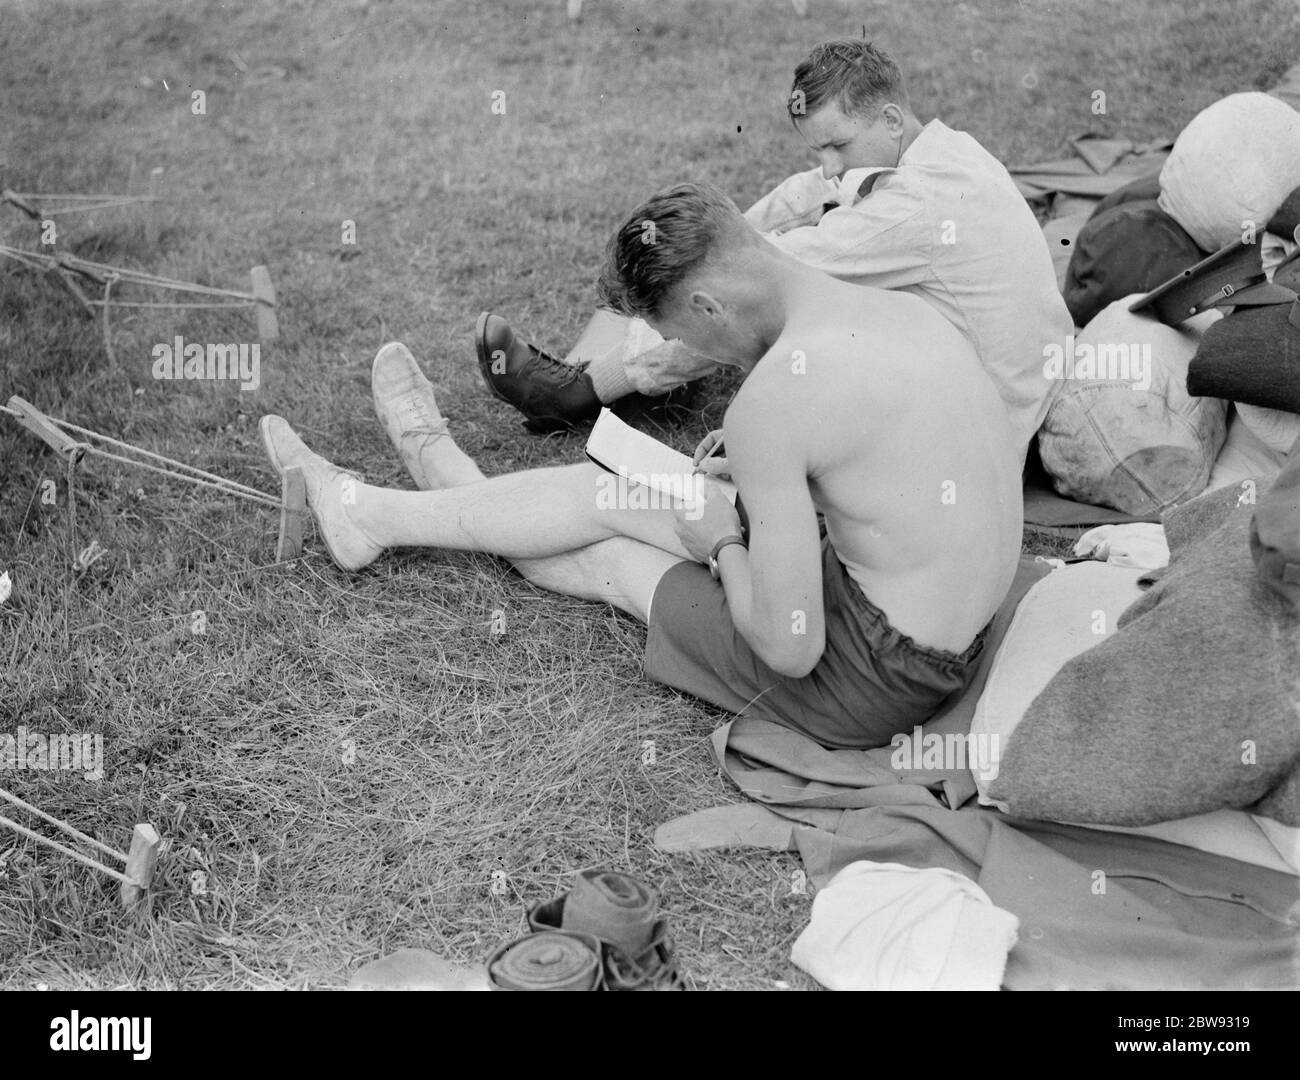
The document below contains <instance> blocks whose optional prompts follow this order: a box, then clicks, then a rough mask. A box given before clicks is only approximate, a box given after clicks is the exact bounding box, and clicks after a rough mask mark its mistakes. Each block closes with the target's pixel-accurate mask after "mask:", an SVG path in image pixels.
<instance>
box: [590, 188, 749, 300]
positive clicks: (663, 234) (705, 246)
mask: <svg viewBox="0 0 1300 1080" xmlns="http://www.w3.org/2000/svg"><path fill="white" fill-rule="evenodd" d="M746 231H752V230H749V226H748V225H747V224H746V222H745V219H744V218H743V217H742V216H741V213H740V210H739V209H738V208H737V207H736V204H735V203H734V202H732V201H731V200H730V199H729V198H727V196H726V195H724V194H723V193H722V192H721V191H720V190H719V189H718V188H716V187H714V186H713V185H711V184H677V185H675V186H673V187H670V188H665V189H663V190H662V191H659V192H657V193H656V194H655V195H652V196H651V197H650V198H649V199H647V200H646V201H645V202H644V203H642V204H641V205H640V206H638V207H637V208H636V209H635V210H633V211H632V214H631V216H630V217H629V218H628V219H627V220H626V221H625V222H624V223H623V225H622V226H620V228H619V229H618V230H617V231H616V232H615V233H614V235H613V236H611V237H610V239H609V243H608V245H607V246H606V248H605V266H604V269H603V270H602V271H601V274H600V278H599V280H598V281H597V283H596V290H597V293H598V294H599V297H600V302H601V304H602V305H604V306H605V307H608V308H609V309H611V310H612V311H616V312H618V313H619V314H621V315H629V316H633V317H638V318H647V317H648V318H655V317H656V316H658V315H659V314H660V312H661V311H662V309H663V307H664V305H665V303H666V302H667V301H668V299H669V298H670V296H671V294H672V293H673V291H674V290H675V289H676V288H677V286H678V285H680V284H681V283H682V282H683V281H684V280H685V279H686V278H687V277H688V276H689V275H690V274H691V273H692V272H693V271H695V270H696V269H698V268H699V267H700V266H702V265H703V264H704V263H705V262H706V261H707V260H708V259H709V257H710V256H711V255H713V254H714V253H715V252H716V251H717V250H718V249H719V247H720V246H723V245H725V244H726V243H727V242H729V241H735V240H738V239H740V238H741V237H742V236H743V234H744V233H745V232H746ZM754 235H755V236H756V235H757V234H754Z"/></svg>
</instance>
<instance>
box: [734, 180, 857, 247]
mask: <svg viewBox="0 0 1300 1080" xmlns="http://www.w3.org/2000/svg"><path fill="white" fill-rule="evenodd" d="M837 190H838V189H837V188H836V186H835V184H834V183H833V182H832V181H830V180H827V179H826V178H825V177H823V176H822V171H821V169H809V170H808V171H807V172H801V173H795V174H794V176H790V177H787V178H786V179H785V180H783V181H781V183H780V184H778V185H777V186H776V187H774V188H773V189H772V190H771V191H769V192H768V193H767V194H766V195H764V196H763V197H762V198H761V199H759V200H758V202H756V203H755V204H754V205H753V206H751V207H750V208H749V209H748V210H746V211H745V220H746V221H748V222H749V224H750V225H752V226H753V227H754V228H755V229H756V230H757V231H758V232H761V233H783V232H787V231H788V230H790V229H794V228H798V227H800V226H804V225H816V224H817V222H818V220H819V219H820V218H821V216H822V213H823V212H824V210H825V206H826V204H827V203H828V202H834V201H835V196H836V191H837Z"/></svg>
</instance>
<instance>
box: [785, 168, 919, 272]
mask: <svg viewBox="0 0 1300 1080" xmlns="http://www.w3.org/2000/svg"><path fill="white" fill-rule="evenodd" d="M933 229H934V223H933V222H931V221H930V220H929V218H928V216H927V214H926V212H925V202H924V200H923V199H922V198H921V197H920V196H919V195H917V194H915V193H914V192H912V191H909V190H908V189H907V188H905V187H901V186H894V187H890V186H885V187H877V188H876V189H875V190H874V191H872V192H871V193H870V194H869V195H867V196H866V197H865V198H862V199H860V200H858V202H857V203H855V204H854V205H853V206H837V207H835V208H834V209H832V210H828V211H827V212H826V213H824V214H823V215H822V216H821V217H820V219H819V220H818V221H817V223H816V224H815V225H808V226H805V227H803V228H797V229H792V230H790V231H789V232H785V233H782V234H781V235H779V236H774V237H768V239H769V240H770V241H771V242H772V243H773V244H775V245H776V246H777V247H778V248H779V249H780V250H782V251H784V252H785V253H786V254H788V255H792V256H794V257H795V258H796V259H798V260H799V261H800V262H804V263H807V264H808V265H809V266H815V267H816V268H817V269H818V270H823V271H825V272H826V273H828V274H831V275H833V276H835V277H838V278H843V279H845V280H851V281H853V282H855V283H856V284H860V285H874V286H876V287H877V288H881V289H897V288H903V287H905V286H908V285H915V284H917V283H919V282H922V281H925V280H927V279H928V278H930V276H931V273H930V261H931V255H932V250H931V249H932V245H933V243H934V235H933Z"/></svg>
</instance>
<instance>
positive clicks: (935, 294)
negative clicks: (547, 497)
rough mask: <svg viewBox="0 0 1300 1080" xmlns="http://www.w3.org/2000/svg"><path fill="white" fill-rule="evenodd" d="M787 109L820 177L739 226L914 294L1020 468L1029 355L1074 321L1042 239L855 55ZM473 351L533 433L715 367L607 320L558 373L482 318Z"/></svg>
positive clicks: (868, 56)
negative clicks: (979, 386) (997, 420)
mask: <svg viewBox="0 0 1300 1080" xmlns="http://www.w3.org/2000/svg"><path fill="white" fill-rule="evenodd" d="M787 108H788V111H789V113H790V118H791V120H792V122H793V124H794V127H795V130H796V131H797V132H798V133H799V135H800V136H801V137H802V138H803V139H804V141H805V142H807V144H808V145H809V147H810V148H811V149H812V150H813V152H814V153H815V154H816V155H817V157H818V159H819V161H820V167H819V168H815V169H811V170H809V171H808V172H804V173H799V174H797V175H795V176H792V177H790V178H789V179H787V180H786V181H785V182H784V183H782V184H781V185H780V186H779V187H777V188H776V189H775V190H774V191H772V192H770V193H769V194H768V195H766V196H764V197H763V198H762V199H760V200H759V201H758V202H757V203H755V204H754V206H752V207H751V208H750V209H749V211H748V212H747V213H746V214H745V218H746V220H747V221H748V222H749V223H750V224H751V225H752V226H753V227H754V228H755V229H757V230H759V231H760V232H761V233H764V234H765V235H766V236H767V238H768V239H769V240H770V241H771V243H772V244H773V245H774V246H775V247H776V248H777V249H778V250H780V251H783V252H785V253H786V254H789V255H792V256H794V257H795V258H797V259H799V260H800V261H802V262H804V263H806V264H808V265H809V266H814V267H816V268H817V269H819V270H823V271H825V272H826V273H828V274H832V275H834V276H835V277H837V278H839V279H841V280H843V281H848V282H852V283H854V284H859V285H871V286H875V287H877V288H885V289H898V290H903V291H906V292H912V293H915V294H916V295H918V296H920V297H921V298H922V299H924V300H925V301H926V302H928V303H929V304H930V305H931V306H933V307H934V308H935V309H937V310H938V311H939V312H940V313H941V314H942V315H944V317H945V318H947V319H948V321H949V322H951V323H952V324H953V325H954V326H955V327H957V329H958V330H960V331H961V332H962V333H963V334H965V335H966V337H967V338H968V339H969V340H970V341H971V343H972V344H973V345H974V347H975V351H976V353H977V354H978V356H979V358H980V361H981V363H982V364H983V365H984V367H985V370H986V371H987V372H988V373H989V375H990V377H991V378H992V379H993V382H994V385H995V386H997V388H998V391H999V393H1000V394H1001V395H1002V399H1003V401H1004V402H1005V404H1006V407H1007V411H1008V414H1009V417H1010V423H1011V429H1012V431H1013V432H1014V435H1015V439H1016V442H1017V445H1018V446H1020V448H1021V451H1022V454H1023V451H1024V449H1025V447H1027V445H1028V443H1029V441H1030V440H1031V439H1032V438H1033V436H1034V434H1035V433H1036V432H1037V430H1038V427H1039V425H1040V424H1041V423H1042V419H1043V416H1044V415H1045V414H1046V412H1047V407H1048V405H1049V404H1050V402H1051V398H1052V396H1053V393H1054V389H1055V383H1054V382H1053V380H1051V379H1049V378H1047V377H1046V376H1045V375H1044V371H1043V356H1044V352H1043V350H1044V348H1045V347H1046V346H1047V345H1049V344H1055V343H1064V341H1065V339H1066V336H1067V335H1068V334H1069V333H1071V332H1072V329H1073V322H1072V320H1071V318H1070V314H1069V311H1068V310H1067V309H1066V306H1065V302H1064V300H1063V299H1062V297H1061V295H1060V292H1059V290H1058V289H1057V285H1056V277H1055V273H1054V271H1053V267H1052V261H1051V256H1050V254H1049V252H1048V250H1047V245H1046V242H1045V240H1044V239H1043V234H1042V231H1041V230H1040V228H1039V226H1038V223H1037V221H1036V220H1035V218H1034V215H1033V213H1032V212H1031V211H1030V209H1029V207H1028V205H1027V204H1026V203H1025V200H1024V198H1023V197H1022V196H1021V195H1020V193H1019V191H1018V190H1017V189H1016V186H1015V184H1014V182H1013V181H1012V180H1011V177H1010V175H1009V174H1008V173H1007V171H1006V169H1005V168H1004V167H1003V166H1002V165H1001V163H999V162H998V161H997V159H995V158H994V157H993V156H992V155H991V154H989V153H988V151H986V150H985V149H984V148H983V147H981V146H980V145H979V143H978V142H976V140H975V139H973V138H972V137H971V136H970V135H967V134H965V133H963V132H958V131H953V130H952V129H950V128H948V127H947V126H945V125H944V124H943V123H941V122H940V121H938V120H932V121H931V122H930V123H928V124H924V125H922V124H921V122H920V121H919V120H918V119H917V118H916V116H915V115H914V114H913V112H912V110H911V108H910V106H909V104H908V99H907V93H906V89H905V87H904V85H903V79H902V75H901V73H900V72H899V70H898V67H897V65H896V64H895V63H894V62H893V61H892V60H891V59H890V58H889V57H888V56H887V55H886V54H885V53H884V52H882V51H881V50H879V49H877V48H876V47H875V46H874V45H872V44H871V43H870V42H866V41H856V40H851V41H832V42H828V43H825V44H822V45H819V46H817V48H815V49H814V50H813V51H812V53H811V55H809V57H808V58H807V59H806V60H804V61H803V63H801V64H800V65H799V66H798V68H796V69H795V76H794V85H793V88H792V90H791V93H790V98H789V101H788V104H787ZM645 240H646V241H647V242H652V240H653V238H652V237H650V236H649V235H648V234H646V236H645ZM477 348H478V354H479V363H480V366H481V367H482V370H483V374H484V376H485V378H486V379H487V381H488V384H489V386H490V388H491V389H492V390H493V392H494V393H496V394H497V396H499V397H501V398H503V399H504V400H506V401H509V402H510V403H511V404H514V405H515V406H516V407H518V408H520V409H521V410H522V411H523V412H524V413H525V415H526V416H528V417H529V420H530V426H532V427H534V428H535V429H539V430H547V429H553V428H555V427H557V426H563V425H566V424H572V423H575V422H579V421H582V420H586V419H591V418H593V417H594V416H595V415H596V414H597V413H598V412H599V409H600V406H601V404H602V403H608V402H610V401H613V400H616V399H617V398H619V397H621V396H623V395H624V394H626V393H629V392H631V391H633V390H637V391H640V392H642V393H662V392H664V391H665V390H667V389H670V388H672V387H674V386H677V385H680V384H681V383H683V382H685V381H687V380H689V379H691V378H694V377H697V376H699V375H702V374H706V373H707V372H708V371H710V370H712V369H713V367H714V366H715V365H714V363H713V359H714V358H712V357H707V358H706V357H703V356H701V355H699V354H698V352H695V351H693V350H691V349H689V348H687V347H686V346H685V345H684V344H683V343H682V342H679V341H672V340H670V341H666V342H665V341H664V340H663V339H662V337H661V336H660V335H658V334H656V333H655V332H654V330H653V329H652V328H651V327H648V326H647V325H646V324H645V322H644V321H642V320H634V319H633V320H629V319H627V318H625V317H623V316H620V315H617V314H614V313H611V312H608V311H600V312H597V313H596V315H595V317H594V318H593V319H592V321H591V322H590V323H589V324H588V326H587V327H586V329H585V330H584V331H583V333H582V335H581V336H580V337H579V339H578V341H577V343H576V344H575V345H574V347H573V350H572V351H571V352H570V353H569V355H568V357H567V358H566V361H565V362H563V363H561V362H560V361H558V360H556V359H555V358H554V357H551V356H549V355H548V354H546V353H543V352H542V351H540V350H538V349H536V348H535V347H533V346H531V345H529V344H527V343H526V342H524V341H522V340H521V339H520V338H518V337H516V336H515V335H514V334H513V332H512V331H511V329H510V327H509V325H508V324H507V323H506V322H505V320H504V319H501V318H499V317H497V316H491V315H488V314H487V313H484V315H483V316H481V317H480V319H479V326H478V332H477ZM918 359H919V358H918Z"/></svg>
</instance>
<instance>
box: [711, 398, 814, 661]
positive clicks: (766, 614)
mask: <svg viewBox="0 0 1300 1080" xmlns="http://www.w3.org/2000/svg"><path fill="white" fill-rule="evenodd" d="M781 405H782V403H781V402H779V401H774V402H763V403H762V404H760V405H759V406H758V407H754V403H753V401H752V399H751V400H750V401H747V402H746V403H745V405H744V406H742V407H741V408H736V407H735V406H733V407H732V409H731V410H729V412H728V416H727V419H726V425H725V431H726V443H727V462H728V465H729V467H730V469H731V473H732V476H733V478H734V479H735V481H736V483H737V485H738V486H739V488H740V490H741V491H742V492H743V494H744V499H745V509H746V511H747V513H748V515H749V524H750V536H749V549H748V551H746V550H745V549H744V548H742V547H739V546H732V547H727V548H723V549H722V551H721V552H720V553H719V556H718V569H719V572H720V575H721V578H722V584H723V587H724V588H725V589H726V591H727V603H728V606H729V607H730V609H731V615H732V618H733V620H734V621H735V624H736V628H737V629H738V630H739V631H740V633H741V636H742V637H744V639H745V640H746V641H747V642H748V643H749V646H750V648H752V649H753V650H754V652H755V653H757V654H758V656H759V657H760V658H761V659H762V660H763V662H764V663H765V664H767V665H768V667H770V668H772V669H773V670H774V671H777V672H780V673H781V674H782V675H787V676H790V677H792V678H801V677H803V676H804V675H807V674H808V673H809V672H810V671H812V669H813V668H814V667H816V666H817V661H818V660H820V659H821V655H822V652H823V651H824V650H825V647H826V619H825V611H824V610H823V608H822V553H821V539H820V536H819V533H818V529H817V511H816V508H815V507H814V506H813V501H812V496H811V494H810V493H809V491H808V476H807V464H806V460H805V458H804V455H803V453H802V452H801V450H800V449H799V448H800V447H801V446H803V445H804V443H805V442H806V440H805V439H803V438H800V437H798V433H797V432H791V430H790V428H791V425H790V422H789V420H788V418H786V417H784V416H783V411H784V410H783V409H782V408H781Z"/></svg>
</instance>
